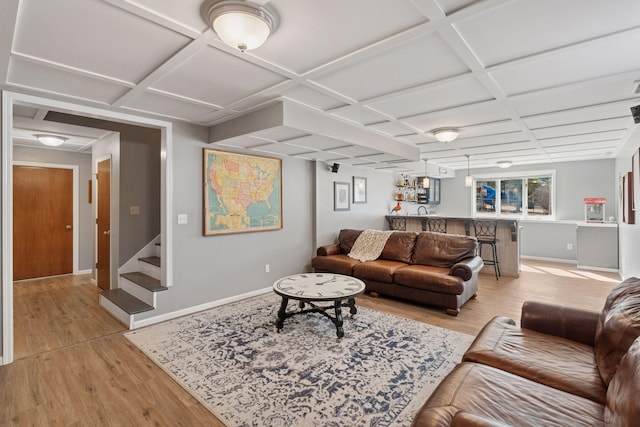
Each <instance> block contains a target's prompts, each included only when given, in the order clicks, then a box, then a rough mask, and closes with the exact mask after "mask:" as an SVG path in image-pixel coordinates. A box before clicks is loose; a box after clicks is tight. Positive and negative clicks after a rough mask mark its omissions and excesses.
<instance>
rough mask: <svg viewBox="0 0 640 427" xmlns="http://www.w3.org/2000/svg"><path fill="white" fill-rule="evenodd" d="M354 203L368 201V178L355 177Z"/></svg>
mask: <svg viewBox="0 0 640 427" xmlns="http://www.w3.org/2000/svg"><path fill="white" fill-rule="evenodd" d="M353 203H367V178H362V177H360V176H354V177H353Z"/></svg>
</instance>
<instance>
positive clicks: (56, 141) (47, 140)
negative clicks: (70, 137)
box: [36, 135, 67, 147]
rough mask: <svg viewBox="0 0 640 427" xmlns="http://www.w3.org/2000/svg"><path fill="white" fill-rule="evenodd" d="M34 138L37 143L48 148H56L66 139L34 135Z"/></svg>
mask: <svg viewBox="0 0 640 427" xmlns="http://www.w3.org/2000/svg"><path fill="white" fill-rule="evenodd" d="M36 138H38V141H40V142H41V143H43V144H44V145H48V146H49V147H57V146H59V145H62V144H63V143H64V142H65V141H66V140H67V138H63V137H61V136H56V135H36Z"/></svg>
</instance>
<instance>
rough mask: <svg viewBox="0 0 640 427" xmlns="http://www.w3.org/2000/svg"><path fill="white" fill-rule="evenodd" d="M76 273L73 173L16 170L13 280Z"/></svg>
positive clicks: (50, 170)
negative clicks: (74, 262) (74, 271)
mask: <svg viewBox="0 0 640 427" xmlns="http://www.w3.org/2000/svg"><path fill="white" fill-rule="evenodd" d="M71 273H73V170H71V169H57V168H47V167H34V166H14V167H13V280H24V279H32V278H35V277H47V276H58V275H61V274H71Z"/></svg>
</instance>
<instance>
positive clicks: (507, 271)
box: [385, 215, 520, 277]
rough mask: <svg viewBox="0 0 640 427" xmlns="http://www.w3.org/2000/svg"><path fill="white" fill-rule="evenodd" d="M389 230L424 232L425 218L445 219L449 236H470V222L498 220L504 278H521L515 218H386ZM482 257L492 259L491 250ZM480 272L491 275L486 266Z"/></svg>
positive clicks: (488, 266)
mask: <svg viewBox="0 0 640 427" xmlns="http://www.w3.org/2000/svg"><path fill="white" fill-rule="evenodd" d="M385 218H386V220H387V223H388V224H389V229H390V230H406V231H417V232H419V231H426V230H427V218H446V219H447V233H448V234H462V235H466V236H473V225H472V221H473V220H474V219H477V220H494V221H498V228H497V230H496V238H497V239H498V259H499V260H500V272H501V273H502V275H503V276H508V277H520V225H519V222H518V220H517V219H514V218H509V219H505V218H463V217H443V216H438V215H386V216H385ZM483 256H484V257H485V258H487V259H490V258H491V253H490V248H488V247H485V248H484V249H483ZM481 272H482V273H486V274H491V275H494V269H493V265H486V266H485V267H484V268H483V269H482V271H481Z"/></svg>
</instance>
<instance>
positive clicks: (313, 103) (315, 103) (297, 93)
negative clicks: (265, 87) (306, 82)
mask: <svg viewBox="0 0 640 427" xmlns="http://www.w3.org/2000/svg"><path fill="white" fill-rule="evenodd" d="M281 95H282V96H285V97H287V98H289V99H292V100H294V101H297V102H300V103H301V104H304V105H307V106H309V107H313V108H317V109H318V110H322V111H325V110H331V109H334V108H338V107H342V106H343V105H345V104H344V102H342V101H340V100H338V99H336V98H335V97H332V96H329V95H325V94H324V93H321V92H319V91H317V90H314V89H311V88H309V87H307V86H302V85H297V86H295V87H293V88H291V89H287V90H285V91H282V92H281Z"/></svg>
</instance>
